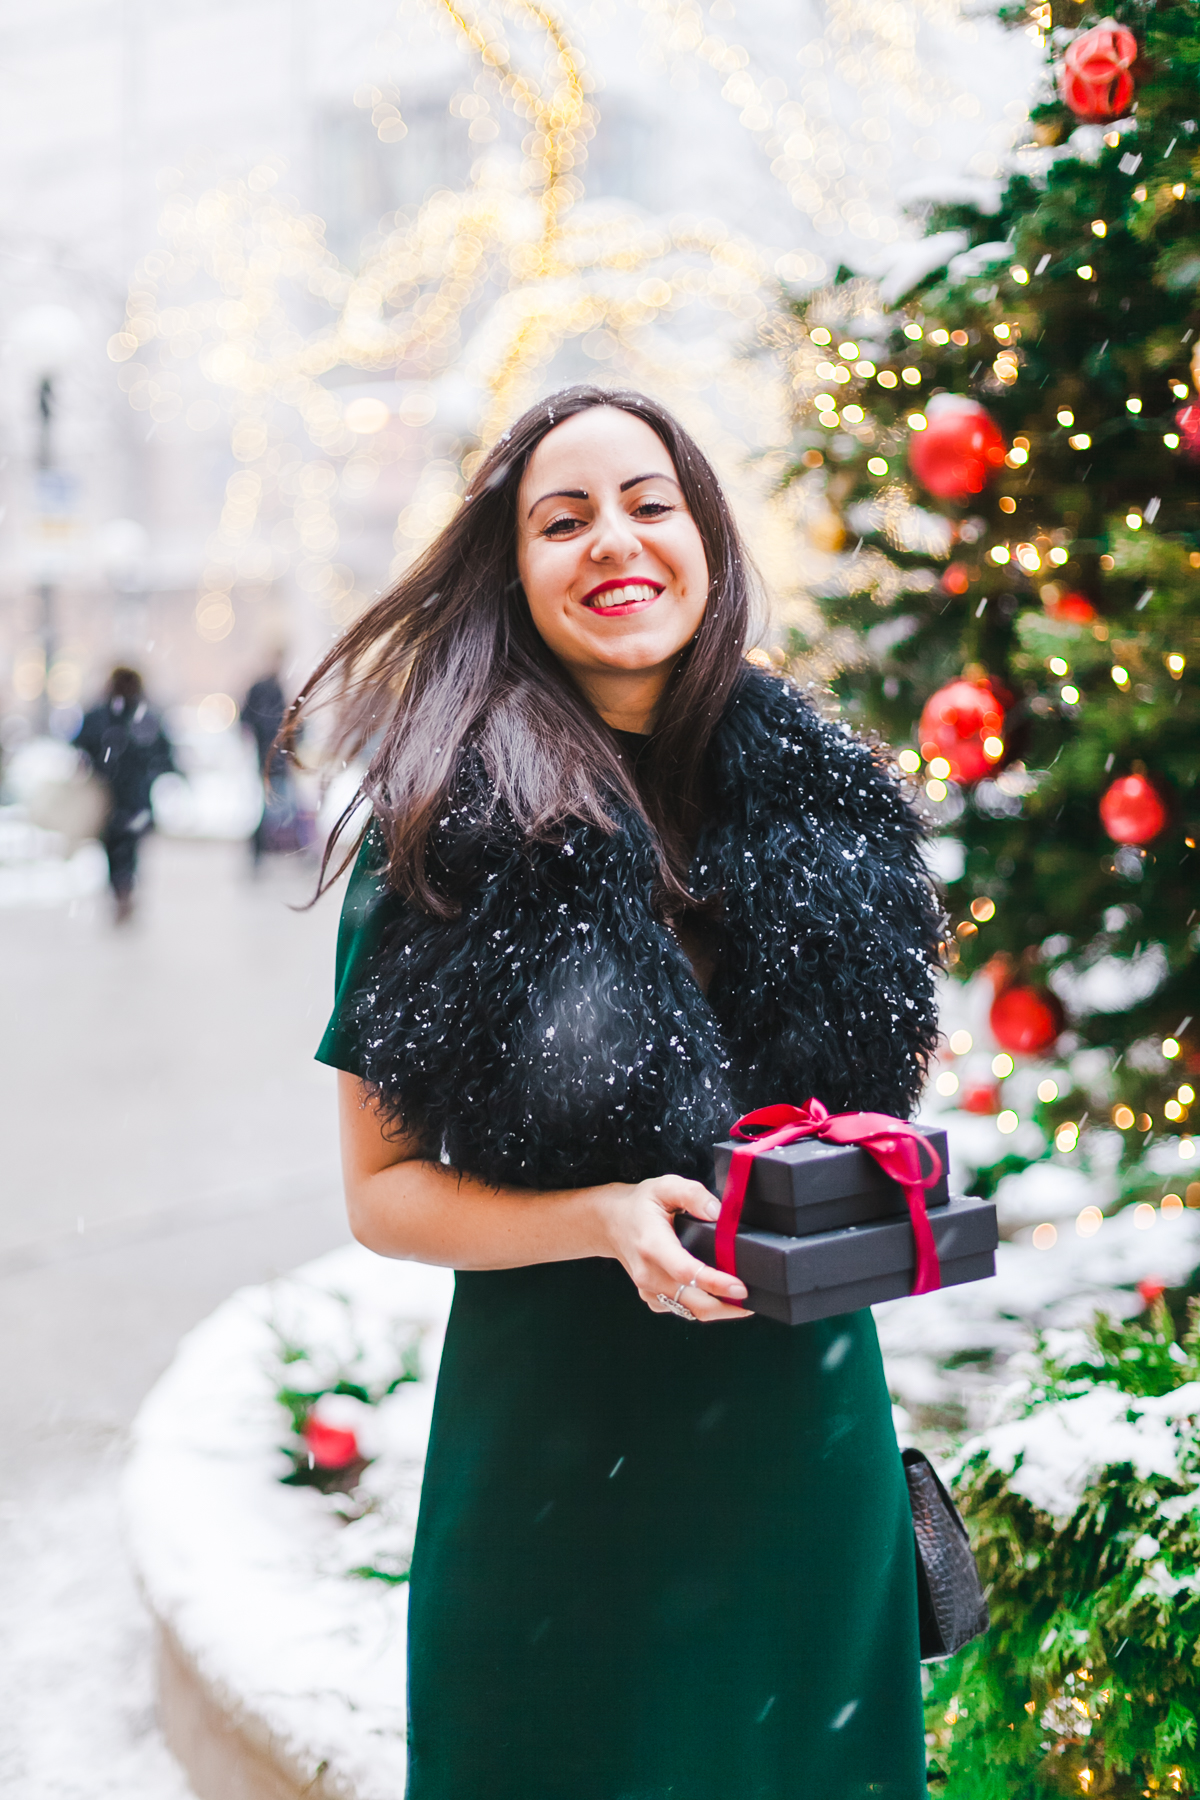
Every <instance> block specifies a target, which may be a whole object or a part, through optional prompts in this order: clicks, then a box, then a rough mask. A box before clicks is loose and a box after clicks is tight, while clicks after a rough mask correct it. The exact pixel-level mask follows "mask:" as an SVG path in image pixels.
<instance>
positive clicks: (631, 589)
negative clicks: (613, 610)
mask: <svg viewBox="0 0 1200 1800" xmlns="http://www.w3.org/2000/svg"><path fill="white" fill-rule="evenodd" d="M657 594H658V589H657V588H656V587H651V586H650V584H649V583H648V582H645V581H632V582H630V583H629V584H628V585H627V586H626V587H619V588H609V589H608V590H607V592H606V593H603V594H597V595H596V597H595V598H594V599H593V600H589V601H588V605H589V606H594V607H596V608H597V609H599V610H603V609H604V608H605V607H609V606H632V605H633V604H634V603H635V602H636V601H638V600H653V599H655V598H656V596H657Z"/></svg>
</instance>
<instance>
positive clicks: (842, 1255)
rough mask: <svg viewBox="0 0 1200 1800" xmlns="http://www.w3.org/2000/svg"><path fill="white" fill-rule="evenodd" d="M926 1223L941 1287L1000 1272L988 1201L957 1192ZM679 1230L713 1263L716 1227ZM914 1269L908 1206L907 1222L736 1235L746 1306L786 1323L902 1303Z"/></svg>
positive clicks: (679, 1222) (687, 1221) (684, 1220)
mask: <svg viewBox="0 0 1200 1800" xmlns="http://www.w3.org/2000/svg"><path fill="white" fill-rule="evenodd" d="M929 1223H930V1227H931V1229H932V1231H933V1238H934V1242H935V1244H936V1245H937V1251H938V1259H939V1261H940V1263H941V1270H942V1286H943V1287H958V1286H959V1285H961V1283H963V1282H966V1281H982V1280H984V1279H985V1277H987V1276H988V1275H994V1274H995V1273H996V1244H997V1242H998V1233H997V1231H996V1208H995V1206H994V1205H993V1203H992V1202H991V1201H990V1200H976V1199H974V1198H966V1199H964V1198H963V1197H962V1196H961V1195H957V1194H956V1195H955V1196H954V1198H953V1199H952V1200H950V1201H948V1202H947V1203H946V1204H945V1205H944V1206H940V1207H938V1208H937V1210H936V1211H934V1212H931V1213H930V1215H929ZM675 1228H676V1230H677V1231H678V1233H679V1237H680V1240H681V1241H682V1243H683V1245H684V1248H685V1249H687V1250H690V1251H691V1253H692V1255H693V1256H695V1257H698V1258H699V1260H700V1261H701V1262H704V1263H708V1264H709V1266H710V1267H715V1266H716V1254H715V1242H716V1226H715V1225H710V1224H707V1223H706V1222H705V1221H704V1220H702V1219H692V1218H688V1217H687V1216H686V1215H682V1214H681V1215H680V1216H679V1217H678V1218H677V1219H676V1221H675ZM915 1267H916V1247H915V1244H914V1242H913V1231H912V1223H911V1221H910V1219H909V1217H908V1209H907V1207H906V1208H905V1212H904V1217H903V1218H902V1219H883V1220H880V1221H879V1222H877V1223H875V1224H871V1225H851V1226H849V1227H844V1228H842V1229H841V1230H837V1231H819V1232H810V1233H809V1234H807V1235H806V1236H804V1237H784V1236H782V1235H781V1234H779V1233H777V1232H772V1231H753V1230H752V1231H739V1232H738V1235H737V1272H738V1274H739V1276H740V1277H741V1279H742V1280H743V1281H744V1282H745V1284H746V1286H747V1288H748V1289H749V1290H750V1297H749V1299H748V1301H747V1302H746V1304H747V1306H748V1307H749V1308H750V1311H751V1312H756V1313H762V1314H764V1315H765V1317H767V1318H768V1319H778V1320H779V1321H780V1322H781V1323H782V1324H784V1325H805V1324H808V1323H809V1322H810V1321H811V1320H813V1319H828V1318H830V1317H832V1316H833V1315H834V1314H835V1313H847V1312H857V1311H858V1310H859V1308H860V1307H863V1306H875V1305H876V1304H877V1303H878V1302H879V1301H881V1300H898V1299H900V1298H901V1296H902V1295H904V1294H909V1293H911V1292H912V1285H913V1279H914V1271H915Z"/></svg>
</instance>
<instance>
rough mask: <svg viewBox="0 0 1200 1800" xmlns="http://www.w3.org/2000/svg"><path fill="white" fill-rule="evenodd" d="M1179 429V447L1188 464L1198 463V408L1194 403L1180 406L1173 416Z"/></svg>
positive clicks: (1199, 450)
mask: <svg viewBox="0 0 1200 1800" xmlns="http://www.w3.org/2000/svg"><path fill="white" fill-rule="evenodd" d="M1175 423H1176V425H1178V427H1179V439H1180V447H1181V449H1182V450H1183V454H1184V455H1185V456H1186V457H1187V458H1188V460H1189V461H1190V462H1197V461H1200V406H1197V405H1196V404H1195V403H1194V402H1192V403H1190V404H1189V405H1187V406H1181V407H1180V409H1179V411H1178V412H1177V413H1176V414H1175Z"/></svg>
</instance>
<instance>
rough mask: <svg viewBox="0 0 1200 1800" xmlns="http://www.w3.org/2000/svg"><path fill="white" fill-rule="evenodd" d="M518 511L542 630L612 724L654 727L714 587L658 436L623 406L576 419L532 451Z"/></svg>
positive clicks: (520, 557)
mask: <svg viewBox="0 0 1200 1800" xmlns="http://www.w3.org/2000/svg"><path fill="white" fill-rule="evenodd" d="M517 508H518V519H517V567H518V570H519V572H520V576H521V582H522V585H523V587H524V590H525V597H526V599H527V600H528V602H529V610H530V612H531V614H532V615H533V622H534V624H535V625H536V627H537V629H538V631H539V632H540V634H541V636H542V637H543V639H544V640H545V642H546V644H547V645H548V646H549V648H550V649H551V650H552V651H553V652H554V654H555V656H557V657H558V659H559V661H560V662H561V663H563V664H564V666H565V667H566V668H567V669H568V670H569V671H570V673H571V674H572V675H573V676H574V677H575V680H576V681H577V682H578V684H579V686H580V687H581V688H582V689H583V691H584V693H585V694H586V695H587V696H588V698H589V699H590V700H591V701H592V704H593V705H594V706H595V707H596V708H597V710H598V711H599V712H600V713H601V715H602V716H603V717H605V718H607V719H609V722H610V723H611V724H621V725H625V726H626V727H627V728H628V729H631V730H645V729H647V728H648V726H649V724H650V723H651V722H652V719H653V712H654V707H655V705H656V704H657V702H658V698H659V696H660V695H661V693H662V690H663V688H664V687H665V685H666V682H667V678H668V677H669V675H670V673H671V670H672V668H673V667H674V665H675V662H676V659H677V658H678V656H679V653H680V651H681V650H682V649H683V647H684V645H685V644H687V643H688V642H689V641H690V639H691V638H693V637H694V636H695V634H696V631H697V629H698V628H699V625H700V621H701V619H702V618H703V617H704V608H705V606H706V604H707V602H708V585H709V572H708V562H707V559H706V557H705V554H704V545H703V543H702V542H701V538H700V533H699V531H698V530H697V528H696V523H695V521H694V519H693V518H692V516H691V514H690V513H689V512H688V509H687V504H686V502H685V500H684V497H683V490H682V489H681V488H680V486H679V479H678V475H677V473H676V470H675V466H674V464H673V462H672V461H671V458H670V456H669V455H668V454H667V450H666V447H665V445H664V444H663V442H662V440H661V438H659V437H658V435H657V433H655V432H654V431H652V430H651V428H650V426H649V425H647V424H646V423H645V421H644V420H642V419H639V418H635V417H634V415H633V414H632V413H627V412H622V411H621V410H620V409H619V408H618V407H610V406H600V407H592V408H590V409H589V410H588V411H587V412H582V413H576V414H575V415H574V417H572V418H570V419H565V420H564V421H563V423H562V424H561V425H556V426H555V427H554V429H553V431H550V432H548V433H547V434H546V436H545V437H544V438H543V439H542V441H541V443H540V444H539V445H538V446H537V449H536V450H535V451H534V452H533V455H532V456H531V457H530V459H529V463H528V466H527V467H526V470H525V475H524V479H523V480H522V482H521V486H520V490H519V493H518V496H517ZM639 721H640V722H639Z"/></svg>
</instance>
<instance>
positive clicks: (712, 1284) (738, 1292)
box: [658, 1245, 747, 1301]
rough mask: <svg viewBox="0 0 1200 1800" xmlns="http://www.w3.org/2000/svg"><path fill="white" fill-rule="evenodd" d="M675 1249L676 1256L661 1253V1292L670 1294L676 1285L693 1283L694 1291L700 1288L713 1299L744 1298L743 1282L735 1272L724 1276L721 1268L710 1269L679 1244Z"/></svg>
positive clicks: (745, 1290)
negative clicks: (662, 1255)
mask: <svg viewBox="0 0 1200 1800" xmlns="http://www.w3.org/2000/svg"><path fill="white" fill-rule="evenodd" d="M676 1248H677V1250H678V1254H677V1255H673V1256H669V1257H667V1256H664V1257H663V1258H662V1260H661V1261H660V1263H659V1265H658V1268H659V1273H661V1275H662V1277H663V1280H662V1283H661V1291H662V1292H663V1293H664V1294H673V1293H674V1292H675V1289H676V1288H677V1287H681V1286H690V1285H691V1284H693V1283H694V1284H695V1286H694V1287H693V1289H692V1291H693V1292H695V1289H696V1288H699V1290H700V1291H701V1292H702V1293H704V1294H707V1295H710V1296H711V1297H712V1298H713V1299H714V1300H722V1301H738V1300H745V1299H746V1298H747V1288H746V1284H745V1282H744V1281H741V1280H739V1278H738V1277H737V1276H736V1275H726V1274H725V1272H724V1270H723V1269H711V1268H710V1267H709V1266H708V1264H707V1263H702V1262H700V1261H699V1259H698V1258H697V1257H694V1256H689V1255H688V1253H687V1251H686V1250H685V1249H684V1248H683V1246H682V1245H678V1246H676Z"/></svg>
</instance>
